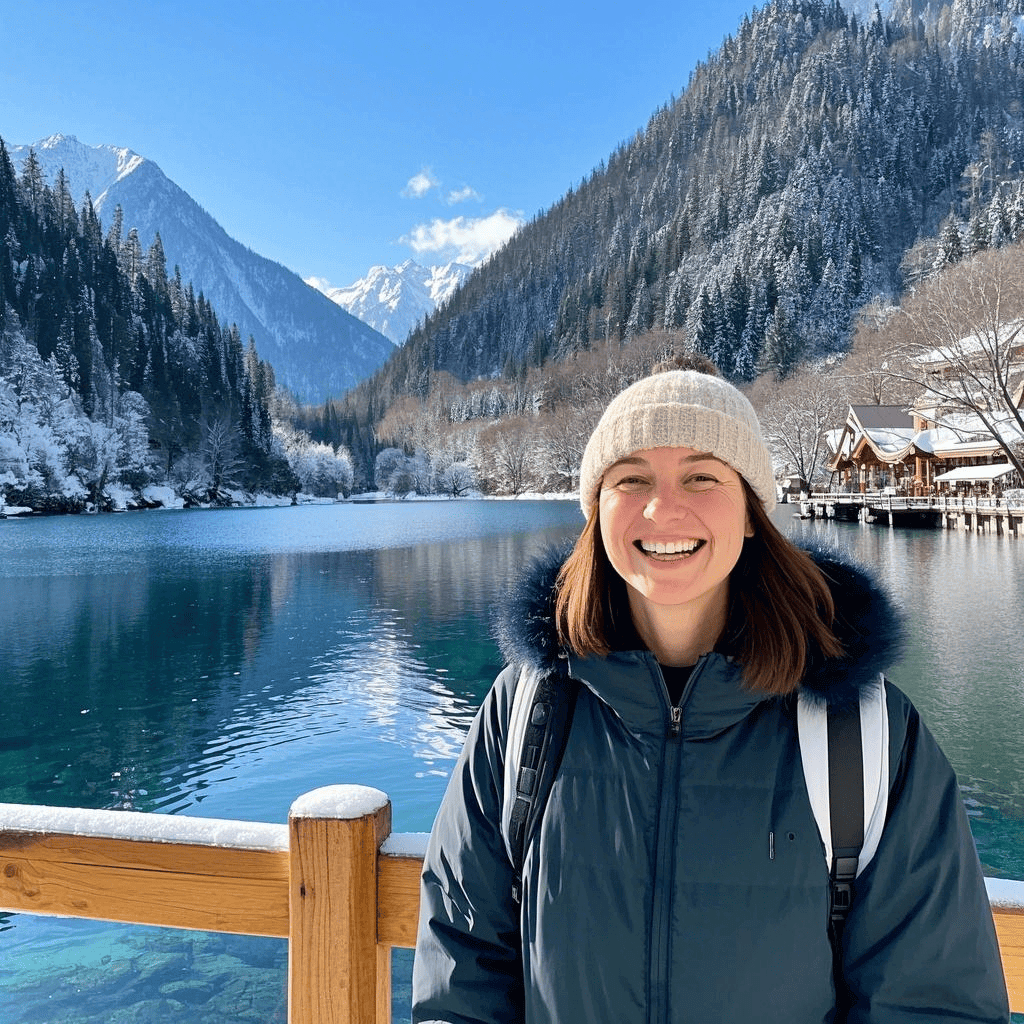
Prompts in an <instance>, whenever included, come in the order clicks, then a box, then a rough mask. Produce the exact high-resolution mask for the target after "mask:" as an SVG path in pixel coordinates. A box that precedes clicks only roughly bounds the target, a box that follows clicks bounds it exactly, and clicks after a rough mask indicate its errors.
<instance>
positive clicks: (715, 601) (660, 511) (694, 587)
mask: <svg viewBox="0 0 1024 1024" xmlns="http://www.w3.org/2000/svg"><path fill="white" fill-rule="evenodd" d="M600 510H601V512H600V523H601V541H602V543H603V544H604V549H605V552H606V554H607V555H608V560H609V561H610V562H611V565H612V568H613V569H614V570H615V571H616V572H617V573H618V574H619V575H620V576H621V577H622V578H623V580H625V581H626V584H627V591H626V593H627V595H628V598H629V607H630V611H631V612H632V617H633V623H634V625H635V626H636V629H637V632H638V633H639V634H640V637H641V639H642V640H643V641H644V642H645V643H646V645H647V646H648V647H649V648H650V649H651V650H652V651H654V653H655V654H656V655H657V657H658V661H659V662H660V663H661V664H662V665H673V666H678V665H692V664H694V663H695V662H696V660H697V658H698V657H699V656H700V655H701V654H704V653H706V652H707V651H709V650H711V648H712V647H714V645H715V641H716V640H717V639H718V637H719V635H720V634H721V633H722V630H723V629H724V628H725V621H726V612H727V609H728V603H729V576H730V574H731V573H732V571H733V569H734V568H735V566H736V562H737V561H738V560H739V557H740V552H741V551H742V550H743V541H744V539H745V538H746V537H748V536H750V535H751V529H750V523H749V519H748V517H747V509H746V499H745V497H744V493H743V480H742V478H741V477H740V475H739V473H737V472H736V470H734V469H732V468H731V467H729V466H727V465H726V464H725V463H724V462H722V461H721V460H720V459H716V458H715V457H714V456H713V455H709V454H706V453H701V452H695V451H693V450H692V449H691V448H654V449H651V450H650V451H640V452H637V453H636V454H635V455H630V456H627V457H625V458H622V459H619V461H618V462H616V463H614V464H613V465H612V466H611V468H610V469H608V471H607V472H606V473H605V474H604V482H603V484H602V486H601V497H600Z"/></svg>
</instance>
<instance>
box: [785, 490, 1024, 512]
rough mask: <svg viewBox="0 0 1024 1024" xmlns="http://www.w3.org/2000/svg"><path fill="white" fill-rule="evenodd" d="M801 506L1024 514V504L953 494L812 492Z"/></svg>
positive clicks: (801, 500)
mask: <svg viewBox="0 0 1024 1024" xmlns="http://www.w3.org/2000/svg"><path fill="white" fill-rule="evenodd" d="M801 502H819V503H821V502H831V503H839V504H851V505H872V504H873V505H878V506H879V507H888V506H889V504H890V503H891V505H892V507H893V508H900V507H905V508H951V509H967V508H970V509H985V510H989V509H998V510H999V511H1000V512H1024V502H1022V501H1018V500H1008V499H1006V498H980V497H973V496H972V497H964V496H962V495H961V496H957V495H952V494H884V493H883V492H882V491H811V492H809V493H808V494H807V495H806V497H803V498H800V499H798V501H797V502H794V504H799V503H801Z"/></svg>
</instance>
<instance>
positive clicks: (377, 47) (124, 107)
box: [0, 0, 760, 285]
mask: <svg viewBox="0 0 1024 1024" xmlns="http://www.w3.org/2000/svg"><path fill="white" fill-rule="evenodd" d="M755 6H760V5H755V4H754V3H753V2H747V0H718V2H716V3H715V4H706V3H697V2H693V0H691V2H689V3H681V2H679V0H674V2H673V0H646V2H645V3H642V4H630V3H628V2H627V3H622V2H616V3H611V2H609V0H589V2H584V0H579V2H578V0H563V2H559V0H519V2H518V3H515V4H509V5H507V6H506V5H504V4H497V3H487V2H486V0H485V2H479V0H478V2H476V3H471V2H446V0H440V2H438V3H435V4H424V3H416V2H412V0H390V2H387V3H379V2H378V3H375V2H373V0H360V2H358V3H356V2H354V0H340V2H339V0H328V2H319V0H315V2H314V0H280V2H273V0H245V2H236V0H202V2H195V0H177V2H171V3H168V2H164V0H159V2H157V0H137V2H135V3H127V2H125V0H120V2H116V3H115V2H111V0H64V2H56V0H54V2H49V0H0V28H2V32H3V36H4V39H5V45H4V52H5V59H4V61H3V62H2V66H0V138H2V139H3V140H4V141H5V142H6V143H7V144H8V145H20V144H31V143H34V142H37V141H39V140H40V139H43V138H45V137H47V136H49V135H52V134H55V133H58V132H60V133H63V134H65V135H74V136H77V138H78V139H79V140H80V141H81V142H84V143H87V144H89V145H101V144H109V145H116V146H127V147H129V148H130V149H133V150H135V151H136V152H137V153H140V154H141V155H142V156H145V157H148V158H149V159H151V160H154V161H155V162H156V163H157V164H159V166H160V167H161V168H162V169H163V171H164V172H165V173H166V174H167V175H168V176H169V177H170V178H171V179H172V180H173V181H175V182H176V183H177V184H178V185H180V186H181V187H182V188H183V189H185V191H186V192H188V193H189V194H190V195H191V196H192V197H193V198H194V199H195V200H196V201H197V202H198V203H199V204H200V205H201V206H203V207H204V209H206V210H207V211H208V212H209V213H211V214H212V215H213V216H214V217H215V218H216V219H217V220H218V221H219V222H220V223H221V225H222V226H223V227H224V228H225V229H226V230H227V231H228V233H229V234H231V235H233V236H234V237H235V238H237V239H238V240H239V241H241V242H243V243H245V244H246V245H248V246H250V247H251V248H252V249H254V250H255V251H257V252H259V253H261V254H262V255H264V256H268V257H270V258H271V259H274V260H277V261H279V262H281V263H283V264H285V265H286V266H288V267H290V268H291V269H292V270H294V271H296V272H297V273H299V274H301V275H302V276H303V277H318V278H320V279H322V280H324V281H326V282H328V283H330V284H331V285H346V284H349V283H351V282H352V281H354V280H355V279H356V278H358V277H361V276H363V275H364V274H365V273H366V271H367V270H368V269H369V267H371V266H373V265H374V264H385V265H388V266H391V265H394V264H397V263H400V262H402V261H403V260H405V259H408V258H410V257H412V258H415V259H417V260H418V261H419V262H421V263H425V264H430V263H441V262H445V261H447V260H448V259H451V258H454V257H456V256H458V255H460V254H461V255H462V256H463V257H464V258H465V257H468V256H470V255H472V254H477V255H479V254H481V253H484V252H486V251H487V250H488V247H489V246H493V245H494V244H496V242H497V241H500V240H502V239H503V238H504V237H506V235H507V233H508V232H509V231H510V230H512V229H513V228H514V226H515V224H516V223H518V222H520V221H521V220H522V219H524V218H525V219H530V218H531V217H533V216H534V215H536V214H537V213H539V212H541V211H543V210H545V209H547V208H548V207H549V206H551V205H552V204H553V203H554V202H556V201H557V200H558V199H559V198H560V197H561V196H562V195H564V193H565V192H566V190H567V189H568V188H569V187H570V186H575V185H577V184H578V183H579V181H580V180H581V179H582V178H584V177H586V176H587V175H588V174H589V173H590V171H591V170H592V169H593V168H594V167H595V166H597V165H598V164H599V163H600V161H601V160H603V159H605V158H606V157H608V156H609V155H610V154H611V153H612V151H613V150H614V149H615V148H616V147H617V146H618V145H619V144H620V143H621V142H624V141H626V140H628V139H629V138H630V137H631V136H632V135H633V134H634V133H635V132H636V131H638V130H640V129H642V128H643V127H644V126H645V124H646V123H647V120H648V119H649V117H650V116H651V114H652V113H654V111H655V110H657V109H658V108H659V107H660V106H662V105H663V104H664V103H666V102H668V101H669V100H670V99H671V97H672V96H673V95H679V94H680V93H681V92H682V91H683V90H684V88H685V86H686V83H687V81H688V79H689V76H690V72H691V71H692V70H693V68H694V66H695V65H696V64H697V62H698V61H701V60H704V59H705V58H706V57H707V55H708V53H709V52H713V51H715V50H717V49H718V47H719V46H720V45H721V43H722V41H723V39H724V38H725V37H726V36H727V35H731V34H733V33H734V32H735V31H736V30H737V29H738V27H739V25H740V23H741V21H742V18H743V15H744V14H745V13H749V12H751V11H752V10H753V9H754V7H755Z"/></svg>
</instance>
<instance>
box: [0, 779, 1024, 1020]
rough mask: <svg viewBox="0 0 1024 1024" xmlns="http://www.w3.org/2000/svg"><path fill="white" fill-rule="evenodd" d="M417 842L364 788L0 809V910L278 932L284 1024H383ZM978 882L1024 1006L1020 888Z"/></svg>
mask: <svg viewBox="0 0 1024 1024" xmlns="http://www.w3.org/2000/svg"><path fill="white" fill-rule="evenodd" d="M426 840H427V837H426V835H424V834H421V833H414V834H399V835H392V834H391V803H390V801H389V800H388V798H387V796H386V795H385V794H384V793H382V792H380V790H376V789H370V788H368V787H365V786H329V787H327V788H325V789H318V790H314V791H313V792H312V793H309V794H306V795H305V796H302V797H300V798H299V799H298V800H296V801H295V803H294V804H292V807H291V810H290V812H289V816H288V824H287V825H273V824H265V823H262V822H245V821H225V820H220V819H210V818H190V817H186V816H178V815H169V814H142V813H138V812H135V811H92V810H83V809H78V808H56V807H39V806H33V805H22V804H0V910H7V911H14V912H19V913H29V914H52V915H57V916H61V917H82V918H92V919H96V920H108V921H123V922H126V923H129V924H149V925H162V926H166V927H170V928H195V929H200V930H203V931H223V932H237V933H241V934H249V935H271V936H279V937H283V938H287V939H288V1020H289V1024H378V1022H380V1024H384V1022H386V1021H390V1019H391V966H390V963H391V956H390V954H391V948H392V947H393V946H405V947H412V946H414V945H415V943H416V923H417V919H418V915H419V876H420V870H421V868H422V863H423V855H424V852H425V850H426ZM985 882H986V885H987V887H988V893H989V900H990V903H991V906H992V910H993V918H994V920H995V925H996V932H997V934H998V935H999V943H1000V949H1001V951H1002V955H1003V965H1004V968H1005V970H1006V976H1007V984H1008V986H1009V989H1010V1004H1011V1007H1012V1008H1013V1009H1014V1011H1015V1012H1022V1011H1024V881H1020V882H1018V881H1010V880H1007V879H995V878H987V879H986V880H985Z"/></svg>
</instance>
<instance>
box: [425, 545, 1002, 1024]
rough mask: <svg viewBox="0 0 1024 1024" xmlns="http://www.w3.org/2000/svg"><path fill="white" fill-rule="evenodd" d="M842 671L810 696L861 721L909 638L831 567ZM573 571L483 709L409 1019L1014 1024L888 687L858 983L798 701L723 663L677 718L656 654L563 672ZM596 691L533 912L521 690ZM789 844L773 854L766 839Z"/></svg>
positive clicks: (964, 843) (966, 854)
mask: <svg viewBox="0 0 1024 1024" xmlns="http://www.w3.org/2000/svg"><path fill="white" fill-rule="evenodd" d="M816 557H817V559H818V561H819V565H821V566H822V568H823V570H824V572H825V574H826V577H827V578H828V579H829V581H830V585H831V587H832V589H833V596H834V598H835V600H836V605H837V611H838V616H837V621H838V627H837V632H838V633H839V637H840V639H841V640H842V641H843V643H844V646H845V648H846V651H847V655H848V657H847V658H845V659H844V660H843V661H821V662H819V663H818V664H817V665H815V666H812V669H811V670H810V672H809V673H808V676H807V678H806V679H805V680H804V683H803V685H805V686H807V687H809V688H811V689H813V690H816V691H817V692H819V693H820V694H821V695H822V696H823V697H824V698H825V699H828V700H840V701H842V700H849V699H851V696H855V694H856V688H857V687H858V686H859V685H861V684H863V683H864V682H865V681H866V680H868V679H871V678H876V679H877V675H878V673H879V672H880V671H881V670H882V669H883V668H884V667H886V666H887V665H888V664H889V663H890V662H891V661H892V660H893V659H894V657H895V656H896V655H897V653H898V650H897V649H898V645H899V636H900V634H899V629H898V618H897V616H896V614H895V613H894V610H893V609H892V607H891V606H890V604H889V601H888V599H887V598H886V597H885V595H884V594H883V593H882V592H881V591H880V590H879V589H878V588H877V587H876V586H875V585H874V584H873V582H872V581H871V580H870V579H869V578H868V577H867V576H866V575H864V574H863V573H861V572H860V571H859V570H857V569H855V568H853V567H851V566H849V565H848V564H844V563H843V562H842V561H841V560H837V559H835V558H832V557H827V556H824V555H821V554H820V553H819V554H818V555H816ZM557 564H558V559H556V558H554V557H552V558H551V559H549V560H548V562H547V563H545V564H538V565H537V566H535V567H534V569H533V570H532V571H531V573H530V574H529V575H528V576H527V577H526V578H525V579H524V581H523V582H522V585H521V587H520V589H519V591H518V593H517V594H516V596H515V597H514V599H513V600H512V601H511V602H510V604H509V607H508V608H507V609H506V614H505V617H504V626H503V628H502V635H501V641H502V647H503V652H504V653H505V655H506V657H507V659H508V667H507V668H506V669H505V670H504V671H503V672H502V673H501V675H500V676H499V677H498V679H497V681H496V682H495V684H494V686H493V688H492V689H491V690H490V692H489V693H488V695H487V697H486V699H485V700H484V702H483V705H482V707H481V708H480V712H479V714H478V715H477V718H476V720H475V722H474V724H473V726H472V728H471V730H470V734H469V737H468V739H467V741H466V745H465V749H464V751H463V753H462V756H461V758H460V760H459V761H458V764H457V766H456V768H455V770H454V772H453V775H452V778H451V781H450V784H449V787H448V790H447V793H446V795H445V797H444V800H443V802H442V804H441V808H440V810H439V812H438V815H437V819H436V822H435V824H434V829H433V832H432V835H431V840H430V845H429V849H428V853H427V857H426V861H425V863H424V871H423V883H422V897H421V917H420V928H419V938H418V943H417V947H416V960H415V968H414V978H413V1020H414V1021H415V1022H431V1021H437V1022H446V1024H470V1022H472V1024H499V1022H509V1024H512V1022H517V1024H669V1022H693V1024H818V1022H831V1021H845V1022H849V1024H855V1022H857V1024H859V1022H864V1024H867V1022H871V1024H903V1022H906V1024H910V1022H914V1024H919V1022H921V1021H925V1020H927V1021H930V1022H933V1021H934V1022H937V1021H949V1022H952V1021H957V1022H963V1021H986V1022H1005V1021H1007V1020H1008V1017H1009V1011H1008V1008H1007V999H1006V990H1005V986H1004V982H1003V977H1002V969H1001V966H1000V960H999V952H998V947H997V944H996V939H995V933H994V929H993V925H992V917H991V912H990V910H989V904H988V900H987V897H986V893H985V888H984V883H983V879H982V875H981V870H980V867H979V864H978V858H977V854H976V852H975V849H974V844H973V841H972V839H971V834H970V830H969V827H968V824H967V819H966V815H965V812H964V808H963V803H962V800H961V797H960V793H959V789H958V787H957V783H956V779H955V777H954V775H953V772H952V770H951V768H950V766H949V764H948V762H947V761H946V759H945V757H944V756H943V754H942V752H941V751H940V750H939V748H938V746H937V745H936V743H935V741H934V739H933V738H932V736H931V735H930V734H929V732H928V730H927V729H926V728H925V726H924V725H923V723H922V722H921V720H920V719H919V717H918V714H917V712H916V711H915V709H914V707H913V706H912V705H911V703H910V701H909V700H908V699H907V698H906V697H905V696H904V695H903V694H902V693H901V692H900V691H899V690H897V689H896V688H895V687H893V686H891V685H890V684H886V685H887V686H888V695H887V696H888V710H889V736H890V744H889V764H890V783H891V785H890V797H889V817H888V820H887V823H886V826H885V830H884V832H883V835H882V839H881V842H880V844H879V847H878V850H877V853H876V855H875V857H874V859H873V860H872V862H871V864H870V865H869V866H868V868H867V869H866V870H865V871H864V873H863V874H862V875H861V876H860V877H859V878H858V879H857V881H856V883H855V887H854V896H853V907H852V910H851V912H850V914H849V917H848V920H847V922H846V926H845V928H844V931H843V935H842V947H841V981H840V982H839V984H838V985H837V984H836V983H835V982H834V977H833V964H832V951H831V946H830V943H829V936H828V927H827V921H828V901H829V879H828V870H827V867H826V864H825V858H824V854H823V848H822V842H821V839H820V836H819V833H818V829H817V825H816V823H815V820H814V817H813V814H812V811H811V808H810V804H809V800H808V795H807V789H806V785H805V782H804V777H803V768H802V765H801V759H800V750H799V745H798V739H797V730H796V711H795V704H796V701H795V699H793V698H770V699H766V698H764V697H762V696H759V695H757V694H753V693H751V692H750V691H748V690H746V689H744V688H743V687H742V686H741V684H740V670H739V666H738V665H736V664H735V663H734V662H732V661H730V660H729V659H727V658H725V657H723V656H722V655H719V654H716V653H713V654H710V655H706V656H705V657H704V658H702V659H701V661H700V662H699V663H698V665H697V666H696V668H695V669H694V671H693V673H692V675H691V677H690V680H689V683H688V685H687V688H686V691H685V692H684V694H683V697H682V699H681V701H680V702H679V707H680V708H681V709H682V720H681V727H680V728H679V729H678V730H677V729H676V728H674V727H673V716H672V709H671V707H670V703H669V696H668V692H667V690H666V687H665V685H664V682H663V679H662V676H661V672H660V669H659V667H658V665H657V663H656V661H655V660H654V658H653V656H652V655H651V654H650V653H649V652H647V651H626V652H617V653H613V654H612V655H610V656H609V657H607V658H591V659H583V660H579V659H576V658H572V657H570V658H569V659H568V661H566V660H565V659H560V658H559V652H558V645H557V638H556V636H555V633H554V625H553V621H552V618H551V613H550V609H551V587H552V583H553V580H554V573H555V571H556V569H557ZM559 666H561V670H562V671H565V670H566V669H567V670H568V672H570V673H571V674H572V675H573V676H575V677H576V678H578V679H580V680H581V681H582V683H583V685H582V686H581V687H580V695H579V698H578V702H577V706H576V711H575V716H574V719H573V724H572V729H571V732H570V734H569V739H568V743H567V746H566V750H565V755H564V758H563V760H562V764H561V768H560V770H559V772H558V775H557V777H556V779H555V782H554V786H553V788H552V791H551V795H550V798H549V802H548V806H547V810H546V812H545V815H544V817H543V820H542V824H541V827H540V829H539V830H538V833H537V834H536V836H535V838H534V840H533V842H532V844H531V846H530V848H529V849H528V851H527V856H526V862H525V865H524V871H523V883H524V884H523V897H522V902H521V904H517V903H516V902H515V901H514V900H513V898H512V895H511V892H512V882H513V869H512V865H511V863H510V861H509V857H508V854H507V852H506V847H505V843H504V840H503V837H502V833H501V817H502V802H503V795H502V790H503V772H504V760H505V737H506V734H507V729H508V722H509V712H510V708H511V702H512V695H513V690H514V687H515V685H516V683H517V680H518V679H519V678H520V674H521V673H522V672H524V671H525V672H546V671H549V670H552V669H555V670H559ZM770 833H771V834H772V836H773V841H772V842H770V835H769V834H770Z"/></svg>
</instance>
